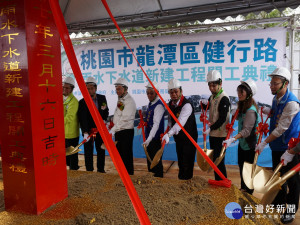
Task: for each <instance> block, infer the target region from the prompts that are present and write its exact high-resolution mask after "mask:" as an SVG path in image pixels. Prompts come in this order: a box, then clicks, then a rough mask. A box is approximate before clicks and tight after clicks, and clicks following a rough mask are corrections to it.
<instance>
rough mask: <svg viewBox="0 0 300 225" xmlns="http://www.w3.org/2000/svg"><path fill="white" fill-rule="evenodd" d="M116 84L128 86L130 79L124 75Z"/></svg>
mask: <svg viewBox="0 0 300 225" xmlns="http://www.w3.org/2000/svg"><path fill="white" fill-rule="evenodd" d="M114 85H121V86H126V87H128V81H127V80H126V79H124V78H122V77H120V78H119V79H118V80H117V81H116V83H114Z"/></svg>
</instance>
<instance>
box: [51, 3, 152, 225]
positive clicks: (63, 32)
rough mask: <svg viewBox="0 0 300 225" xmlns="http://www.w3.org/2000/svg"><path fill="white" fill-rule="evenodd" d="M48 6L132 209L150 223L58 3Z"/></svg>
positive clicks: (146, 222) (141, 218)
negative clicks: (91, 91)
mask: <svg viewBox="0 0 300 225" xmlns="http://www.w3.org/2000/svg"><path fill="white" fill-rule="evenodd" d="M49 3H50V7H51V10H52V13H53V17H54V21H55V24H56V27H57V29H58V31H59V34H60V38H61V40H62V43H63V45H64V48H65V51H66V54H67V56H68V59H69V62H70V65H71V67H72V70H73V73H74V75H75V78H76V81H77V84H78V86H79V88H80V91H81V93H82V95H83V97H84V100H85V102H86V103H87V106H88V108H89V110H90V112H91V114H92V117H93V119H94V121H95V123H96V126H97V128H98V131H99V133H100V135H101V137H102V139H103V141H104V144H105V145H106V146H107V147H108V148H107V149H108V151H109V155H110V157H111V159H112V161H113V163H114V165H115V167H116V169H117V171H118V173H119V175H120V177H121V179H122V181H123V183H124V186H125V188H126V190H127V193H128V195H129V197H130V200H131V202H132V204H133V207H134V210H135V212H136V214H137V216H138V219H139V221H140V223H141V224H151V223H150V220H149V218H148V216H147V213H146V211H145V209H144V207H143V205H142V202H141V200H140V198H139V196H138V194H137V192H136V190H135V188H134V185H133V183H132V181H131V179H130V177H129V175H128V173H127V170H126V168H125V166H124V163H123V161H122V159H121V157H120V155H119V153H118V150H117V148H116V146H115V144H114V142H113V140H112V138H111V136H110V135H109V133H108V130H107V128H106V126H105V123H104V121H103V119H102V117H101V115H100V114H99V111H98V109H97V108H96V106H95V104H94V103H93V100H92V99H91V97H90V95H89V93H88V90H87V88H86V85H85V83H84V79H83V77H82V74H81V71H80V67H79V65H78V62H77V59H76V55H75V52H74V49H73V46H72V42H71V40H70V37H69V32H68V29H67V26H66V23H65V20H64V17H63V14H62V12H61V9H60V6H59V3H58V1H57V0H49Z"/></svg>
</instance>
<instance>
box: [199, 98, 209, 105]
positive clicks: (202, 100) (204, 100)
mask: <svg viewBox="0 0 300 225" xmlns="http://www.w3.org/2000/svg"><path fill="white" fill-rule="evenodd" d="M201 103H202V104H203V105H207V103H208V100H207V99H201V100H200V104H201Z"/></svg>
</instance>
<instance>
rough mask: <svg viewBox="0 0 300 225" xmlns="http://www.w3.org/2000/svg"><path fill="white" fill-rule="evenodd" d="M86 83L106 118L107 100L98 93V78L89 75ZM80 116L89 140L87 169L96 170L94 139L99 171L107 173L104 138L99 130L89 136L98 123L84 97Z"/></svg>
mask: <svg viewBox="0 0 300 225" xmlns="http://www.w3.org/2000/svg"><path fill="white" fill-rule="evenodd" d="M85 84H86V87H87V89H88V92H89V94H90V96H91V98H92V100H93V102H94V103H95V105H96V107H97V109H98V111H99V113H100V115H101V117H102V119H103V120H106V119H107V117H108V107H107V101H106V97H105V96H104V95H100V94H97V93H96V91H97V82H96V79H95V78H94V77H88V78H87V79H86V82H85ZM78 118H79V123H80V127H81V132H82V135H83V138H84V139H86V140H87V142H86V143H85V144H84V160H85V167H86V170H87V171H93V170H94V164H93V150H94V141H95V144H96V151H97V171H98V172H100V173H105V170H104V165H105V150H103V149H101V145H102V143H103V140H102V138H101V136H100V134H99V132H98V133H97V135H96V137H95V138H92V140H90V138H88V136H89V134H91V133H92V132H93V129H96V125H95V122H94V120H93V118H92V115H91V113H90V111H89V109H88V107H87V105H86V102H85V101H84V99H81V100H80V101H79V108H78Z"/></svg>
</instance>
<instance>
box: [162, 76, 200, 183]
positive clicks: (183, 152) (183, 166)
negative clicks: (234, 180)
mask: <svg viewBox="0 0 300 225" xmlns="http://www.w3.org/2000/svg"><path fill="white" fill-rule="evenodd" d="M168 90H169V94H170V98H171V101H170V102H169V107H170V109H171V110H172V112H173V114H174V115H175V116H176V118H177V119H178V121H179V122H180V124H181V125H182V126H183V127H184V129H185V130H186V131H187V132H188V133H189V134H190V136H191V137H192V138H193V139H194V140H195V142H197V139H198V131H197V124H196V119H195V115H194V108H193V106H192V104H191V103H190V102H189V100H187V99H186V98H185V97H184V96H183V94H182V88H181V84H180V82H179V81H178V80H176V79H171V80H170V81H169V83H168ZM169 127H170V128H171V129H170V131H169V132H168V133H167V134H165V135H164V136H163V138H162V140H163V141H164V140H165V141H166V143H168V142H169V138H170V137H172V136H173V135H174V140H175V142H176V152H177V158H178V167H179V173H178V178H179V179H181V180H188V179H191V178H192V177H193V172H194V163H195V154H196V147H195V146H194V144H193V143H192V142H191V141H190V140H189V138H188V137H187V136H186V135H185V133H184V132H183V131H182V130H181V128H180V126H179V125H178V124H177V123H176V122H175V120H174V119H173V118H172V117H171V116H170V115H169Z"/></svg>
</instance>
